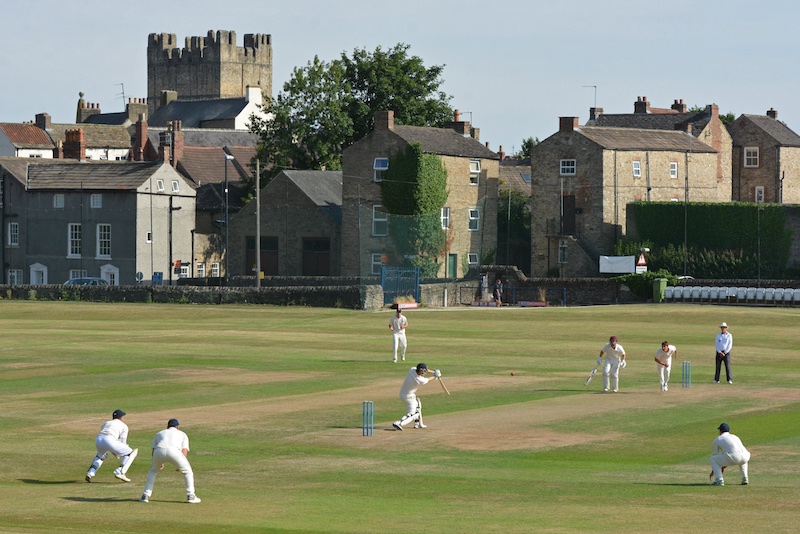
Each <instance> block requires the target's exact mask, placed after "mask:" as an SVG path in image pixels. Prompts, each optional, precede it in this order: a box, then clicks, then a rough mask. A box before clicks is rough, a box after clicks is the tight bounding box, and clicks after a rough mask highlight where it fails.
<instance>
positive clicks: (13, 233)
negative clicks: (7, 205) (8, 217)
mask: <svg viewBox="0 0 800 534" xmlns="http://www.w3.org/2000/svg"><path fill="white" fill-rule="evenodd" d="M7 243H8V246H9V247H18V246H19V223H18V222H10V223H8V241H7Z"/></svg>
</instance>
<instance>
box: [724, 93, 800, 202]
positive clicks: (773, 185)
mask: <svg viewBox="0 0 800 534" xmlns="http://www.w3.org/2000/svg"><path fill="white" fill-rule="evenodd" d="M730 132H731V137H732V138H733V184H732V191H731V196H732V198H733V200H739V201H743V202H771V203H778V204H800V135H797V134H796V133H795V132H794V131H792V130H791V129H790V128H789V127H788V126H787V125H786V124H784V123H783V122H781V121H779V120H778V112H777V111H775V110H774V109H770V110H769V111H767V114H766V115H740V116H739V118H737V119H736V121H734V123H733V124H732V125H731V126H730Z"/></svg>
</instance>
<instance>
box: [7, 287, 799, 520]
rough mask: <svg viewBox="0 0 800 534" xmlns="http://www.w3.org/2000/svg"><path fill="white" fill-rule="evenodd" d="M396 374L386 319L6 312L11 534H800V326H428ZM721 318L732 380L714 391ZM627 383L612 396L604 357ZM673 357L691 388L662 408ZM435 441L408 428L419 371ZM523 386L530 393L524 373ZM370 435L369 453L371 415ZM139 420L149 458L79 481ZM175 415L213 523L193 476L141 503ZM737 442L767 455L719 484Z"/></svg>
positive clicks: (580, 321) (128, 310)
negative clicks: (192, 499) (724, 444)
mask: <svg viewBox="0 0 800 534" xmlns="http://www.w3.org/2000/svg"><path fill="white" fill-rule="evenodd" d="M407 316H408V318H409V323H410V326H409V330H408V337H409V353H408V354H409V356H408V360H407V361H406V362H404V363H398V364H392V363H391V361H390V358H391V355H390V345H391V337H390V334H389V330H388V328H387V324H388V321H389V318H390V317H391V313H390V312H358V311H345V310H332V309H310V308H299V307H285V308H277V307H256V306H191V305H152V304H130V305H124V304H95V303H67V302H63V303H62V302H56V303H50V302H27V301H25V302H19V301H0V327H1V328H2V332H3V334H2V340H3V342H2V346H0V403H1V404H0V405H1V406H2V410H0V432H1V433H0V472H2V478H0V531H1V532H20V533H36V532H82V533H83V532H103V533H109V532H120V533H121V532H125V533H144V532H154V533H156V532H157V533H160V534H161V533H181V532H187V533H189V532H191V533H250V532H252V533H256V532H258V533H264V532H336V533H351V532H371V533H372V532H374V533H379V532H454V533H462V532H464V533H467V532H470V533H471V532H480V533H486V532H498V533H513V532H577V531H595V532H667V531H674V532H713V531H717V530H720V531H725V532H794V531H795V529H796V528H797V526H796V524H797V523H798V522H799V520H800V512H798V510H797V502H798V500H800V484H798V476H797V474H798V471H800V449H798V446H799V445H800V388H798V384H800V366H798V354H800V336H798V332H800V310H798V309H775V308H743V307H718V306H711V305H703V306H700V305H689V304H684V305H669V304H665V305H633V306H605V307H585V308H544V309H499V310H495V309H452V310H412V311H409V312H407ZM720 321H727V323H728V324H729V325H730V331H731V333H732V334H733V336H734V352H733V354H734V363H733V366H734V373H735V377H734V379H735V380H734V382H735V383H734V384H733V385H728V384H716V385H715V384H711V380H712V378H713V342H714V336H715V335H716V333H717V332H718V328H717V325H718V324H719V323H720ZM612 334H615V335H617V336H619V340H620V344H622V345H623V346H624V347H625V349H626V351H627V353H628V360H629V365H628V367H627V369H625V370H623V371H622V372H621V391H620V393H618V394H603V393H602V392H601V389H602V377H601V376H600V374H599V373H598V374H597V375H596V376H595V378H594V379H593V381H592V382H591V383H590V384H589V386H588V387H584V385H583V382H584V380H585V379H586V377H587V375H588V374H589V371H591V369H592V368H593V367H594V365H595V360H596V358H597V355H598V353H599V351H600V348H601V347H602V345H603V344H604V343H605V341H606V340H607V339H608V337H609V336H610V335H612ZM664 339H667V340H669V342H670V343H672V344H674V345H677V347H678V350H679V358H678V359H679V360H681V361H682V360H690V361H692V363H693V371H694V373H693V378H694V384H693V387H692V388H691V389H682V388H681V377H680V365H677V366H676V369H675V371H674V372H673V376H672V380H671V387H670V391H669V392H666V393H662V392H660V391H659V385H658V379H657V375H656V365H655V363H654V362H653V356H654V353H655V351H656V350H657V349H658V348H659V346H660V342H661V341H663V340H664ZM420 361H424V362H426V363H427V364H428V365H429V366H430V367H431V368H440V369H441V370H442V371H443V375H444V379H445V383H446V384H447V386H448V388H449V389H450V391H451V393H452V395H451V396H449V397H448V396H446V395H445V394H444V393H443V391H442V389H441V388H440V386H439V385H438V384H436V383H431V384H428V385H425V386H423V387H421V388H420V390H419V392H418V393H419V394H420V397H421V398H422V399H423V403H424V415H425V423H426V424H427V425H428V428H427V429H424V430H413V429H411V428H409V427H407V429H406V430H405V431H403V432H397V431H394V430H392V428H391V422H392V421H394V420H396V419H398V418H399V417H400V416H401V415H402V414H403V412H404V410H405V409H404V405H403V404H402V403H401V401H400V400H399V398H398V396H397V395H398V390H399V387H400V384H401V382H402V380H403V378H404V376H405V373H406V372H407V370H408V368H409V367H411V366H412V365H415V364H416V363H418V362H420ZM512 372H513V373H514V375H513V376H512V375H511V373H512ZM363 400H372V401H374V403H375V435H374V436H373V437H363V436H362V435H361V402H362V401H363ZM115 408H122V409H124V410H125V411H127V412H128V415H127V417H126V418H125V421H126V423H127V424H128V426H129V427H130V432H131V433H130V437H129V442H130V443H131V444H132V446H134V447H139V448H140V449H141V454H140V455H139V458H138V459H137V460H136V462H135V463H134V464H133V466H132V468H131V469H130V471H129V472H128V476H130V477H131V478H132V479H133V482H132V483H130V484H125V483H122V482H120V481H118V480H116V479H115V478H114V477H113V476H112V474H111V472H112V470H113V469H114V467H116V465H117V464H116V462H115V461H114V459H113V458H112V459H109V461H107V462H106V464H105V465H104V466H103V467H102V468H101V470H100V471H99V472H98V475H97V477H96V478H95V482H93V483H92V484H87V483H86V482H85V481H84V480H83V476H84V474H85V472H86V469H87V467H88V466H89V463H90V462H91V460H92V458H93V457H94V438H95V435H96V434H97V431H98V430H99V428H100V425H101V424H102V423H103V422H104V421H105V420H107V419H109V418H110V414H111V412H112V411H113V410H114V409H115ZM171 417H176V418H178V419H180V421H181V423H182V426H181V428H182V429H183V430H184V431H186V432H187V434H188V435H189V437H190V439H191V449H192V450H191V452H190V454H189V459H190V461H191V463H192V466H193V468H194V471H195V479H196V486H197V494H198V496H199V497H201V498H202V499H203V502H202V503H201V504H197V505H190V504H186V503H185V502H184V501H185V494H184V490H183V480H182V477H181V475H180V474H179V473H176V472H174V471H172V470H169V469H167V470H165V471H163V472H161V474H160V475H159V479H158V480H157V482H156V486H155V491H154V494H153V497H152V499H151V502H150V503H148V504H143V503H139V502H137V499H138V498H139V496H140V495H141V492H142V488H143V486H144V479H145V476H146V473H147V470H148V468H149V464H150V462H149V455H150V449H149V447H150V442H151V440H152V438H153V436H154V435H155V433H156V432H158V431H159V430H161V429H162V428H164V427H165V425H166V421H167V420H168V419H169V418H171ZM723 421H724V422H727V423H729V424H730V425H731V427H732V432H733V433H735V434H737V435H739V436H740V437H741V438H742V440H743V441H744V443H745V445H746V446H747V447H748V448H749V449H750V451H751V452H752V460H751V464H750V485H749V486H741V485H739V484H738V482H739V479H740V475H739V472H738V468H731V469H729V471H727V472H726V478H725V481H726V486H725V487H721V488H720V487H710V486H708V473H709V470H710V468H709V464H708V458H709V456H710V453H711V441H712V440H713V439H714V438H715V437H716V435H717V434H718V433H717V431H716V430H715V429H716V427H717V426H718V425H719V424H720V423H721V422H723Z"/></svg>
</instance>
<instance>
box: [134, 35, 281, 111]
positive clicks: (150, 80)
mask: <svg viewBox="0 0 800 534" xmlns="http://www.w3.org/2000/svg"><path fill="white" fill-rule="evenodd" d="M248 85H250V86H258V87H260V88H261V93H262V95H264V96H270V97H271V96H272V36H271V35H268V34H261V33H257V34H251V33H248V34H246V35H245V36H244V46H236V32H233V31H223V30H220V31H217V32H216V33H214V32H213V31H209V32H208V35H207V36H206V37H187V38H186V41H185V44H184V47H183V48H178V46H177V39H176V37H175V34H174V33H161V34H156V33H151V34H150V36H149V37H148V40H147V103H148V113H149V114H152V113H153V112H154V111H155V110H156V109H157V108H158V107H160V106H161V105H162V93H163V92H164V91H170V92H172V93H171V94H172V97H171V98H173V99H174V98H175V96H177V98H178V99H180V100H211V99H219V98H241V97H243V96H245V94H246V88H247V86H248ZM175 93H177V95H175ZM163 102H164V103H166V100H165V101H163Z"/></svg>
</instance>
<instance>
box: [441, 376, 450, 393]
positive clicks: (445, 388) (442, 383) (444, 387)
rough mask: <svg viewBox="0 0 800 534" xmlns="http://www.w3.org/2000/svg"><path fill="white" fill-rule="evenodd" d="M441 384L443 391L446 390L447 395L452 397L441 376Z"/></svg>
mask: <svg viewBox="0 0 800 534" xmlns="http://www.w3.org/2000/svg"><path fill="white" fill-rule="evenodd" d="M439 383H440V384H441V385H442V389H443V390H444V392H445V393H447V394H448V395H450V392H449V391H448V390H447V386H445V385H444V382H442V377H441V376H440V377H439Z"/></svg>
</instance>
